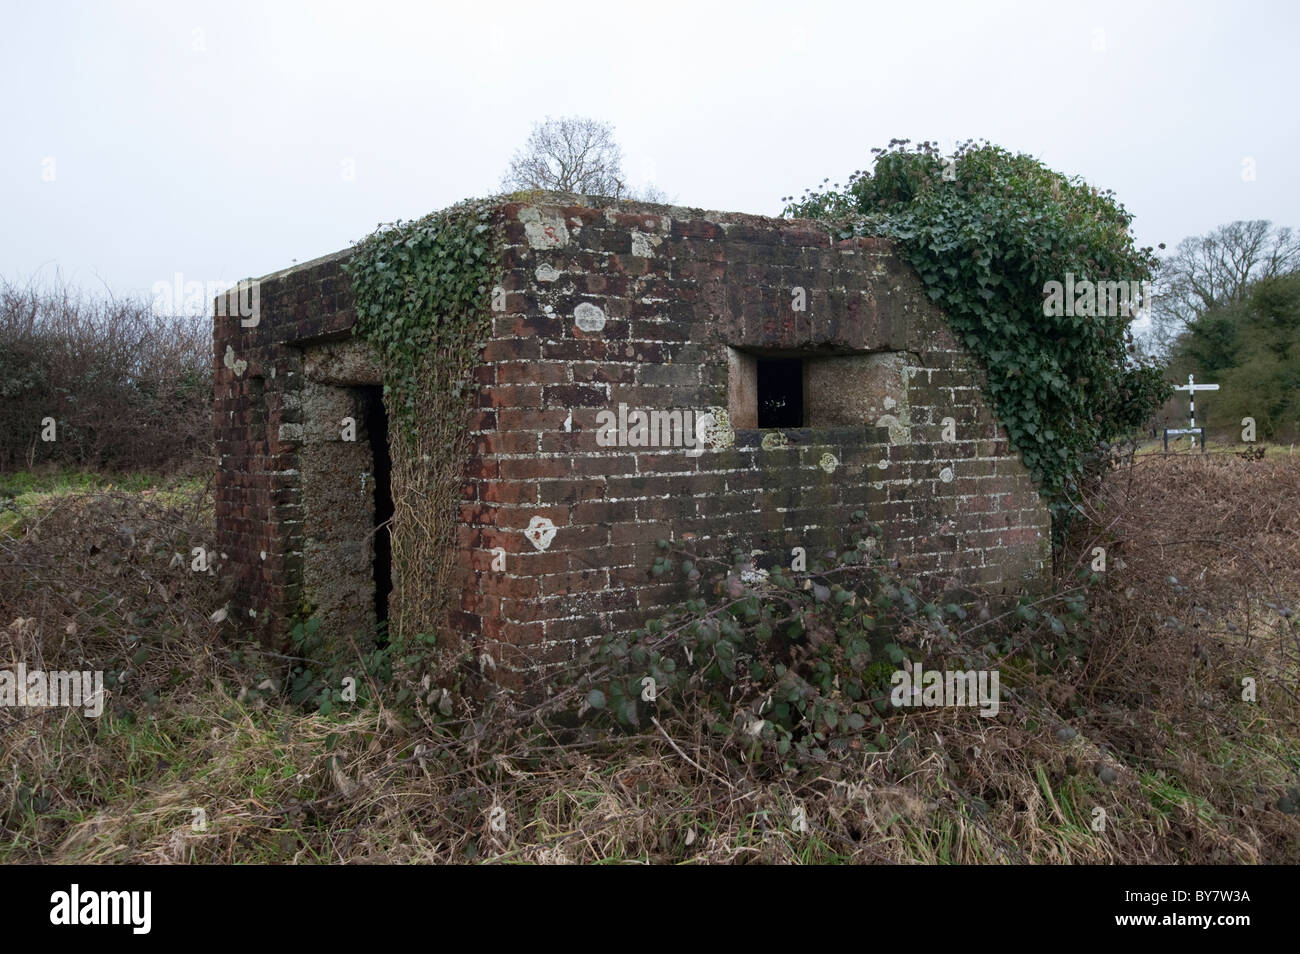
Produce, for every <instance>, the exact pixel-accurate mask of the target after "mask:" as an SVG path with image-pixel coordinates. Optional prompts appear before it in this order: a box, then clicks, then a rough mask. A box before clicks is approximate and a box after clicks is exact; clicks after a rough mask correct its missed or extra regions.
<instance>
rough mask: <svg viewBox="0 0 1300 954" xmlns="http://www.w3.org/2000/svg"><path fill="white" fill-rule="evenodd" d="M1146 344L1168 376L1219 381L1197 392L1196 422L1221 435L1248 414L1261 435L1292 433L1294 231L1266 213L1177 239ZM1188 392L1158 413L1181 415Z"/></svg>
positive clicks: (1296, 378)
mask: <svg viewBox="0 0 1300 954" xmlns="http://www.w3.org/2000/svg"><path fill="white" fill-rule="evenodd" d="M1148 346H1149V347H1150V348H1152V350H1154V351H1157V352H1158V353H1162V354H1163V356H1164V357H1165V358H1166V359H1167V362H1168V377H1169V378H1170V379H1171V380H1176V381H1178V382H1180V383H1181V382H1184V381H1186V380H1187V375H1188V374H1189V373H1192V374H1195V375H1196V377H1197V379H1198V380H1200V381H1202V382H1205V383H1215V384H1218V385H1219V386H1220V390H1219V391H1217V392H1213V393H1211V394H1208V395H1200V396H1199V397H1198V402H1197V411H1198V414H1197V417H1198V420H1197V423H1198V424H1202V423H1204V424H1205V425H1206V426H1208V427H1209V428H1210V429H1211V431H1212V432H1214V433H1217V434H1219V435H1221V436H1225V437H1226V436H1229V435H1230V434H1233V433H1237V434H1239V433H1240V429H1241V425H1240V422H1241V420H1242V418H1245V417H1251V418H1254V420H1255V425H1256V432H1257V436H1258V437H1259V438H1260V439H1262V440H1296V439H1297V438H1298V437H1300V235H1297V234H1296V233H1294V232H1293V231H1292V230H1291V229H1286V228H1274V227H1273V226H1272V223H1270V222H1267V221H1264V220H1255V221H1249V222H1232V223H1229V224H1228V225H1223V226H1220V227H1219V228H1217V229H1215V230H1214V231H1212V232H1210V233H1209V234H1207V235H1203V236H1195V237H1192V238H1187V239H1184V240H1183V241H1182V242H1180V243H1179V244H1178V247H1177V248H1176V249H1175V250H1174V252H1173V253H1172V254H1171V255H1170V256H1169V257H1168V258H1166V259H1165V260H1164V261H1162V263H1161V266H1160V270H1159V272H1158V284H1157V297H1156V301H1155V307H1154V313H1153V319H1152V330H1151V334H1150V336H1149V338H1148ZM1186 413H1187V396H1186V394H1178V395H1176V396H1175V397H1174V398H1173V399H1172V400H1171V402H1170V403H1169V404H1167V405H1166V408H1165V411H1164V414H1163V415H1162V416H1163V417H1164V419H1165V421H1166V422H1168V423H1172V422H1180V421H1183V420H1184V419H1185V417H1186Z"/></svg>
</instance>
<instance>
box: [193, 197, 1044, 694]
mask: <svg viewBox="0 0 1300 954" xmlns="http://www.w3.org/2000/svg"><path fill="white" fill-rule="evenodd" d="M502 212H503V215H504V218H505V223H506V224H505V230H506V248H505V250H504V263H503V264H504V269H505V279H504V282H503V286H504V289H505V292H506V294H505V296H504V309H503V310H499V311H497V312H495V313H494V315H493V334H492V338H491V340H490V341H489V342H488V344H487V345H486V348H485V350H484V354H483V363H482V365H481V367H480V368H479V370H478V373H477V380H478V384H479V388H478V393H477V396H476V402H475V403H476V406H475V408H474V409H473V412H472V416H471V420H470V421H469V422H468V423H469V425H470V427H471V429H472V433H473V437H474V453H473V456H472V458H471V459H470V460H469V461H468V462H467V465H466V470H465V476H466V479H465V483H464V499H463V502H462V507H461V518H460V526H459V537H458V546H459V548H460V549H459V552H458V553H457V554H456V557H455V565H456V567H457V568H458V571H459V574H460V576H459V578H458V580H457V583H458V586H459V589H460V593H461V599H460V605H459V608H458V609H456V610H455V611H454V613H453V615H452V619H451V621H450V622H451V626H452V628H453V629H454V630H456V631H457V632H459V633H461V634H462V635H463V636H465V637H467V638H469V639H470V640H472V641H473V642H474V643H475V645H476V648H479V649H480V650H481V651H487V652H491V653H492V654H493V655H494V657H495V658H496V660H497V662H498V666H499V667H500V668H501V669H502V670H512V669H513V670H522V669H531V668H534V667H537V666H542V665H547V666H554V665H563V664H566V663H568V662H569V661H570V660H572V659H573V658H574V654H575V653H576V652H577V651H578V648H579V645H580V642H581V641H582V640H583V639H585V638H588V637H591V636H593V635H596V634H598V633H600V632H602V631H605V630H607V629H611V628H618V629H621V628H625V627H631V626H634V625H636V624H637V623H639V622H640V621H641V620H642V619H644V618H645V616H646V615H647V614H650V613H653V612H655V610H656V609H657V608H659V607H661V606H662V605H663V604H664V602H665V601H666V600H670V599H673V598H674V597H676V596H677V595H679V593H678V592H677V591H676V590H675V589H674V586H675V584H668V583H664V582H661V581H660V580H656V579H653V578H652V577H651V576H650V575H649V573H648V570H649V567H650V565H651V563H652V562H653V560H654V557H655V555H656V553H657V551H656V549H655V542H656V541H657V540H658V539H661V538H667V539H670V540H673V541H675V542H677V543H681V542H692V543H693V544H694V545H695V546H696V547H697V548H698V550H699V551H700V552H701V553H708V552H714V553H718V554H722V553H725V552H728V551H729V550H730V549H731V548H732V547H733V546H740V547H742V548H743V549H745V550H749V551H757V554H756V558H755V562H756V565H758V566H764V565H770V564H771V563H772V562H774V561H777V560H781V561H783V562H786V563H787V564H788V563H789V561H790V555H791V550H792V548H794V547H803V548H805V550H806V552H807V553H808V554H809V560H810V561H811V559H813V558H814V556H815V555H816V554H817V553H819V552H820V551H821V550H823V549H825V548H826V547H827V546H829V545H831V544H832V543H833V542H834V541H836V540H838V539H839V537H838V530H839V528H841V527H843V526H844V525H845V523H846V522H847V517H848V515H849V514H851V513H852V512H853V511H855V510H858V509H865V510H867V511H868V512H869V514H870V515H871V517H872V519H874V520H876V521H877V522H880V523H882V524H883V526H884V528H885V534H886V537H885V540H886V548H887V550H888V552H889V553H890V554H891V555H893V556H895V557H896V558H897V559H898V560H899V561H900V562H901V564H902V565H903V566H904V567H905V568H907V569H909V570H914V571H915V572H916V573H918V574H920V575H923V576H926V577H929V578H932V579H933V580H935V581H936V583H939V584H942V585H944V586H948V587H957V586H975V585H980V586H984V587H993V588H1000V589H1006V590H1008V591H1019V590H1023V589H1033V588H1035V587H1037V586H1039V585H1041V583H1042V581H1043V580H1044V578H1045V575H1046V573H1047V569H1048V560H1049V558H1050V557H1049V549H1048V536H1049V534H1048V514H1047V510H1046V508H1045V506H1044V505H1043V503H1042V502H1041V500H1040V499H1039V497H1038V495H1037V493H1036V492H1035V490H1034V487H1033V484H1032V482H1031V480H1030V478H1029V475H1028V473H1027V472H1026V470H1025V468H1024V466H1023V465H1022V463H1021V462H1020V460H1019V458H1018V456H1017V455H1015V454H1014V453H1013V452H1012V451H1011V450H1010V449H1009V447H1008V444H1007V439H1006V434H1005V432H1004V431H1003V430H1002V429H1001V428H1000V427H999V426H998V424H997V422H996V421H995V420H994V418H993V416H992V414H991V412H990V410H989V408H988V406H987V404H986V403H985V401H984V399H983V397H982V390H981V387H982V373H981V371H980V370H979V368H978V366H977V364H976V363H975V361H974V360H973V359H972V358H971V356H970V355H969V354H968V353H967V352H966V351H965V350H964V349H963V348H962V347H961V346H960V345H959V344H958V343H957V342H956V340H955V339H954V337H953V335H952V334H951V332H950V331H949V329H948V327H947V325H946V323H945V322H944V321H943V318H942V315H941V314H940V313H939V312H938V311H937V310H936V309H935V308H934V307H933V306H932V305H931V304H930V303H929V302H928V300H927V299H926V298H925V296H924V294H923V293H922V290H921V287H920V284H919V281H918V279H917V278H916V276H915V274H914V273H913V272H912V270H911V269H910V268H909V267H908V266H907V265H906V264H904V263H903V262H902V261H901V259H900V258H899V257H898V255H897V254H896V253H895V251H894V250H893V248H892V246H891V245H890V244H889V243H888V242H886V241H884V240H881V239H857V240H852V241H849V242H845V243H838V244H837V243H834V242H832V241H831V239H830V237H829V236H828V235H827V233H825V232H824V231H823V230H821V229H819V228H817V227H815V226H814V225H813V224H811V223H807V222H790V221H782V220H773V219H765V218H759V217H754V216H744V215H729V214H717V213H704V212H700V211H698V210H685V209H678V208H671V209H669V208H665V207H661V206H645V207H637V206H629V205H627V204H626V203H621V204H618V205H615V206H611V207H607V208H602V207H597V206H596V205H594V204H583V203H580V202H579V201H578V200H576V199H572V198H569V197H559V196H556V197H550V198H548V199H547V200H543V201H542V203H541V204H532V205H530V204H510V205H505V206H504V207H503V209H502ZM340 261H341V259H340V257H334V258H331V259H327V260H322V261H321V262H319V263H310V264H309V265H308V266H303V267H301V268H299V269H295V270H291V271H289V272H285V273H280V274H278V275H276V276H271V277H269V278H268V279H264V280H263V282H262V285H261V289H262V295H261V303H262V314H263V319H262V321H261V323H260V325H259V327H257V328H254V329H243V328H240V327H237V326H231V325H230V323H229V322H226V323H225V324H224V325H223V323H222V321H221V320H220V319H218V323H217V333H216V347H217V359H218V377H217V388H218V403H217V419H218V444H219V449H220V452H221V455H222V458H221V461H222V464H221V466H222V471H221V475H220V481H219V489H218V507H219V517H218V523H219V527H220V533H221V537H220V545H221V547H222V548H223V549H224V550H225V552H226V553H227V554H228V557H229V559H230V561H231V562H232V563H233V564H235V570H234V572H235V574H236V575H237V576H236V578H237V580H238V585H237V588H236V604H237V606H238V608H239V610H240V611H242V612H247V610H248V609H250V608H254V607H255V606H260V607H262V608H263V610H264V611H265V612H269V613H271V614H272V615H276V614H281V613H283V612H284V611H285V610H286V608H288V607H291V606H293V605H295V603H296V600H297V599H298V598H300V596H301V585H302V580H301V561H300V556H296V555H297V554H299V553H300V551H301V539H299V538H298V537H297V536H295V532H296V531H295V520H297V519H299V517H298V514H299V512H300V511H299V510H298V509H297V508H300V507H301V499H300V481H299V478H298V475H297V474H296V473H295V471H296V469H297V467H296V464H297V458H296V445H295V443H294V440H293V439H292V438H293V437H294V435H293V434H292V433H291V431H292V425H293V424H295V423H298V420H297V419H296V418H295V407H294V399H293V397H292V394H293V392H294V390H295V388H296V387H297V385H296V384H295V380H301V367H300V364H301V357H300V352H299V351H297V349H295V348H293V347H289V343H290V342H295V341H300V340H302V339H319V338H320V337H321V336H323V335H324V336H328V335H330V334H337V333H339V332H343V331H346V329H347V328H348V327H349V326H350V324H351V322H352V320H353V315H352V312H351V302H350V299H349V297H348V294H347V288H346V281H345V279H343V277H342V275H341V273H340V272H339V269H338V266H339V264H340ZM227 346H230V347H231V348H233V350H234V354H235V355H237V360H238V359H242V360H246V361H248V362H249V364H248V367H247V369H245V371H244V372H243V373H242V374H239V373H236V371H237V367H235V368H231V367H229V366H228V364H227V363H226V362H225V355H226V347H227ZM772 356H786V357H790V356H800V357H803V358H804V359H806V361H805V365H804V367H805V380H804V384H803V389H804V390H803V401H804V405H805V408H806V414H807V421H808V425H809V426H806V427H798V428H783V429H781V430H780V431H779V433H778V432H774V431H772V430H762V431H760V430H758V429H757V428H756V427H755V426H754V424H755V423H756V420H754V418H753V414H752V410H753V408H752V402H753V400H754V399H755V393H754V381H753V379H752V377H751V378H746V375H752V373H753V365H754V363H755V361H757V360H758V359H763V358H767V357H772ZM295 362H297V363H295ZM271 368H275V372H276V374H275V378H274V379H271V378H270V377H269V375H270V369H271ZM254 374H260V375H261V376H262V377H263V379H264V382H265V383H264V386H263V400H264V402H265V404H266V408H265V414H266V422H267V425H266V430H267V437H266V439H265V440H262V441H254V442H249V441H248V440H247V439H246V434H245V431H244V430H243V428H244V427H245V426H246V425H245V424H244V422H245V421H247V420H248V417H247V414H248V411H249V391H250V389H249V383H248V382H249V380H250V378H251V377H252V376H253V375H254ZM620 404H622V405H625V406H626V408H627V409H630V410H636V409H641V410H645V411H660V412H662V411H668V410H671V409H679V410H681V411H683V412H686V413H691V414H699V413H704V412H707V411H710V409H712V413H713V415H714V420H715V422H718V423H720V424H721V423H724V422H725V421H727V420H728V419H732V418H734V422H735V424H736V425H737V426H736V427H734V428H731V429H728V428H726V427H723V426H719V427H717V428H715V429H714V430H713V431H712V436H713V439H714V444H713V445H711V447H710V449H708V450H705V451H704V452H703V453H698V454H690V453H686V449H685V448H682V447H654V446H640V447H638V446H602V444H601V442H600V440H599V439H598V434H599V431H600V426H601V424H602V422H603V423H608V420H609V418H608V416H605V417H602V416H601V415H602V412H614V413H617V411H618V409H619V406H620ZM946 418H950V419H951V421H950V422H948V423H949V425H950V426H949V427H948V431H949V433H948V434H947V435H945V433H944V431H945V419H946ZM283 425H289V426H290V433H286V432H285V430H284V427H283ZM945 436H947V437H951V438H953V439H952V440H946V439H945ZM539 521H549V526H548V525H547V524H545V523H543V524H542V525H541V526H540V527H537V524H538V522H539ZM530 526H531V527H533V528H534V530H533V532H532V533H531V534H530V533H528V532H527V531H529V529H530ZM551 528H553V533H551V532H550V530H551ZM534 540H536V542H533V541H534ZM497 548H499V550H497ZM263 550H265V551H266V552H267V553H268V559H267V560H266V561H262V560H261V559H260V556H259V554H260V552H261V551H263ZM500 551H504V553H505V559H504V563H505V569H504V570H499V569H493V561H494V558H496V556H497V555H498V554H499V552H500ZM295 561H297V562H295ZM497 566H500V560H499V559H497Z"/></svg>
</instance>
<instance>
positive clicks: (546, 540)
mask: <svg viewBox="0 0 1300 954" xmlns="http://www.w3.org/2000/svg"><path fill="white" fill-rule="evenodd" d="M524 536H525V537H527V538H528V542H529V543H531V544H532V545H533V546H534V547H536V548H537V549H538V550H545V549H546V548H547V547H549V546H550V545H551V541H552V540H554V539H555V524H553V523H552V522H551V520H550V518H549V517H533V518H532V519H531V520H529V521H528V529H527V530H525V531H524Z"/></svg>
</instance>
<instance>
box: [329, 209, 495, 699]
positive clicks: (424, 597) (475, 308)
mask: <svg viewBox="0 0 1300 954" xmlns="http://www.w3.org/2000/svg"><path fill="white" fill-rule="evenodd" d="M501 245H502V222H501V217H500V212H499V203H497V202H494V201H493V200H491V199H477V200H467V201H464V202H461V203H459V204H457V205H454V206H452V207H451V208H448V209H444V210H442V211H440V212H435V213H433V214H431V215H428V216H425V217H424V218H422V219H418V220H416V221H411V222H401V221H399V222H396V223H393V224H391V225H382V226H380V227H379V228H378V229H377V230H376V231H375V232H374V233H373V234H371V235H370V236H369V237H367V238H366V239H364V240H363V241H361V242H360V243H358V245H357V246H356V249H355V252H354V253H353V255H352V257H351V259H350V261H349V262H348V263H347V264H346V265H345V266H344V270H345V271H346V273H347V275H348V277H349V280H350V282H351V288H352V295H353V299H354V301H355V305H356V312H357V321H356V324H355V326H354V334H355V335H357V336H358V337H360V338H362V339H364V340H366V341H369V342H370V343H371V344H372V345H373V346H374V348H375V350H376V352H377V355H378V357H379V359H380V363H381V366H382V367H383V369H384V371H383V373H384V406H385V409H386V411H387V413H388V420H389V438H390V452H391V454H392V460H393V467H392V494H393V507H394V514H393V524H392V541H393V571H394V573H393V581H394V589H393V594H392V601H393V602H392V604H391V605H390V619H389V639H390V644H391V646H392V649H393V652H394V664H395V665H394V668H395V670H402V671H406V672H408V673H409V671H410V670H412V669H418V667H420V666H422V665H424V663H425V662H426V657H427V655H428V652H427V650H428V647H429V646H430V645H431V644H432V643H434V642H435V641H436V637H437V634H438V633H439V632H440V631H441V629H442V622H443V620H444V619H445V612H446V609H447V606H448V600H449V598H450V595H451V594H450V580H451V567H450V562H451V556H452V554H453V553H454V550H455V525H456V519H457V515H458V514H457V510H458V506H459V503H460V487H461V478H462V475H463V468H464V465H465V461H466V460H467V458H468V455H469V432H468V419H469V411H470V408H469V401H470V398H471V397H472V395H473V394H474V393H475V388H474V371H475V369H476V368H477V367H478V365H479V364H480V354H481V351H482V348H483V346H484V344H485V343H486V342H487V340H488V338H489V337H490V335H491V327H492V313H491V295H492V289H493V287H494V286H495V285H496V284H497V283H498V282H499V280H500V269H501V251H500V250H501ZM416 675H417V676H418V672H417V673H416Z"/></svg>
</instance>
